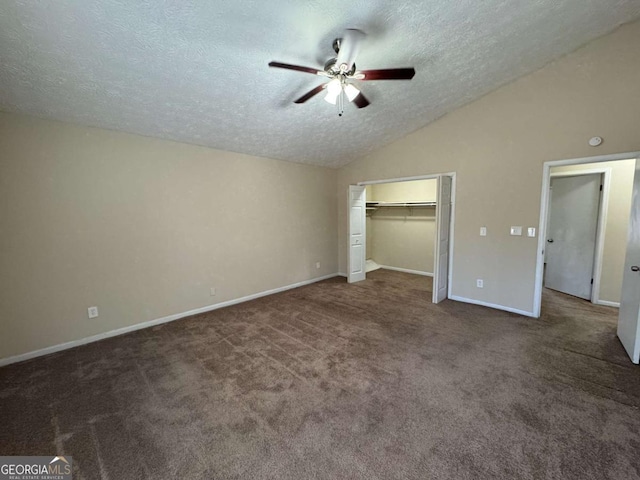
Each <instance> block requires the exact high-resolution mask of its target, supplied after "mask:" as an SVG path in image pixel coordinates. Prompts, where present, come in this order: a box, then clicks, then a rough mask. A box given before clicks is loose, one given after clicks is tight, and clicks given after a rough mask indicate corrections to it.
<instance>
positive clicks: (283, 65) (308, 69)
mask: <svg viewBox="0 0 640 480" xmlns="http://www.w3.org/2000/svg"><path fill="white" fill-rule="evenodd" d="M269 66H270V67H276V68H285V69H287V70H296V71H297V72H305V73H313V74H314V75H323V74H324V72H323V71H321V70H318V69H317V68H311V67H303V66H301V65H291V64H289V63H280V62H269Z"/></svg>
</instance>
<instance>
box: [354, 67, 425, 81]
mask: <svg viewBox="0 0 640 480" xmlns="http://www.w3.org/2000/svg"><path fill="white" fill-rule="evenodd" d="M415 74H416V71H415V70H414V69H413V68H387V69H384V70H362V71H361V72H356V75H354V77H355V78H358V79H359V80H411V79H412V78H413V76H414V75H415ZM360 75H363V76H362V77H360Z"/></svg>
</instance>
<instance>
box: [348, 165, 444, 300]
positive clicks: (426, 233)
mask: <svg viewBox="0 0 640 480" xmlns="http://www.w3.org/2000/svg"><path fill="white" fill-rule="evenodd" d="M453 187H454V174H446V175H431V176H425V177H412V178H407V179H393V180H380V181H373V182H361V183H359V184H358V185H351V186H350V187H349V259H348V265H349V274H348V281H349V283H354V282H359V281H362V280H365V279H366V278H367V275H369V278H372V279H379V280H390V281H394V280H396V281H398V283H399V284H402V285H405V286H408V288H417V289H420V290H423V291H424V292H425V294H426V295H431V298H432V300H433V302H434V303H438V302H440V301H442V300H444V299H446V298H447V297H448V291H449V283H450V275H449V272H450V263H451V262H450V257H451V252H452V241H451V240H452V235H451V230H452V227H451V226H452V212H453V209H452V206H453ZM395 272H398V273H395ZM396 277H397V278H396Z"/></svg>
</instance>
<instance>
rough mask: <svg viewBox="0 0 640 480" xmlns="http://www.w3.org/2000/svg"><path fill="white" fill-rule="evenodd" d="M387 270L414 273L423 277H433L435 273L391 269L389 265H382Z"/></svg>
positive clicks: (408, 269) (397, 268)
mask: <svg viewBox="0 0 640 480" xmlns="http://www.w3.org/2000/svg"><path fill="white" fill-rule="evenodd" d="M380 268H382V269H385V270H393V271H396V272H404V273H413V274H414V275H422V276H424V277H433V272H424V271H422V270H411V269H410V268H400V267H390V266H389V265H380Z"/></svg>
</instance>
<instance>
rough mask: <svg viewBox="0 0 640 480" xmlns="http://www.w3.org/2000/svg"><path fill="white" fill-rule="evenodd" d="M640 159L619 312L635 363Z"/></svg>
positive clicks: (639, 357) (639, 330)
mask: <svg viewBox="0 0 640 480" xmlns="http://www.w3.org/2000/svg"><path fill="white" fill-rule="evenodd" d="M639 164H640V162H638V161H637V160H636V174H635V177H634V180H633V199H632V201H631V202H632V203H631V219H630V221H629V230H628V233H627V256H626V259H625V262H624V268H625V270H624V278H623V280H622V298H621V299H620V313H619V314H618V338H619V339H620V341H621V342H622V345H623V346H624V348H625V350H626V351H627V353H628V354H629V357H631V361H632V362H633V363H639V362H640V321H638V316H639V315H640V165H639Z"/></svg>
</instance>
